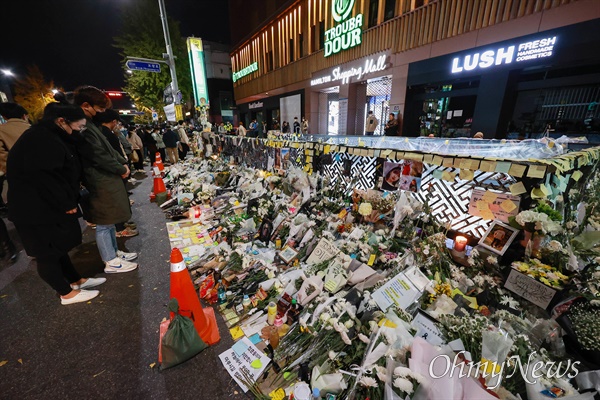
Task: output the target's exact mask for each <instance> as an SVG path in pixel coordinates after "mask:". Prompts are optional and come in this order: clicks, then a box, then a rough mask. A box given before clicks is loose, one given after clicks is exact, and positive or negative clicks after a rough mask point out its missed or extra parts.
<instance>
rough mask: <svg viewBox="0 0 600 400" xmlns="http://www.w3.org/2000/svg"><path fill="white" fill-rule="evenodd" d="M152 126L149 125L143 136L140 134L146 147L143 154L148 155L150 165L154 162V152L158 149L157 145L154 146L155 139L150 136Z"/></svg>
mask: <svg viewBox="0 0 600 400" xmlns="http://www.w3.org/2000/svg"><path fill="white" fill-rule="evenodd" d="M152 129H153V128H152V127H151V126H149V127H148V128H147V129H146V131H145V135H144V136H140V137H141V138H142V143H143V144H144V148H145V149H146V153H147V154H145V155H147V156H148V159H149V160H150V165H152V164H153V163H154V159H155V158H156V152H157V151H158V147H157V146H156V140H154V138H153V137H152Z"/></svg>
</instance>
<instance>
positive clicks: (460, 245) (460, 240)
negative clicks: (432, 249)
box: [454, 236, 469, 251]
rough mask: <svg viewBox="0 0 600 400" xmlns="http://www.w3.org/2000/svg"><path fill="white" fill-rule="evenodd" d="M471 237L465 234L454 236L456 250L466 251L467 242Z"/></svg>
mask: <svg viewBox="0 0 600 400" xmlns="http://www.w3.org/2000/svg"><path fill="white" fill-rule="evenodd" d="M468 242H469V239H467V238H466V237H464V236H457V237H455V238H454V250H456V251H465V247H467V243H468Z"/></svg>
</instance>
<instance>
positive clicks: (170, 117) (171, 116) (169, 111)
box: [163, 104, 177, 122]
mask: <svg viewBox="0 0 600 400" xmlns="http://www.w3.org/2000/svg"><path fill="white" fill-rule="evenodd" d="M163 110H165V114H166V115H167V121H170V122H177V115H176V114H175V104H169V105H168V106H165V107H163Z"/></svg>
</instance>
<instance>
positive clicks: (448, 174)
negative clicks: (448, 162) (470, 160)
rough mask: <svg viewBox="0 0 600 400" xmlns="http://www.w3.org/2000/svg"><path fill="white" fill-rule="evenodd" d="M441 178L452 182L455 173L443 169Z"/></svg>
mask: <svg viewBox="0 0 600 400" xmlns="http://www.w3.org/2000/svg"><path fill="white" fill-rule="evenodd" d="M442 179H443V180H445V181H448V182H454V180H455V179H456V174H455V173H452V172H449V171H444V172H443V173H442Z"/></svg>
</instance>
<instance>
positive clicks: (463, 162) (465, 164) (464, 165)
mask: <svg viewBox="0 0 600 400" xmlns="http://www.w3.org/2000/svg"><path fill="white" fill-rule="evenodd" d="M457 164H458V165H457ZM470 166H471V160H468V159H466V158H457V159H456V160H455V161H454V167H455V168H460V169H469V167H470Z"/></svg>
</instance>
